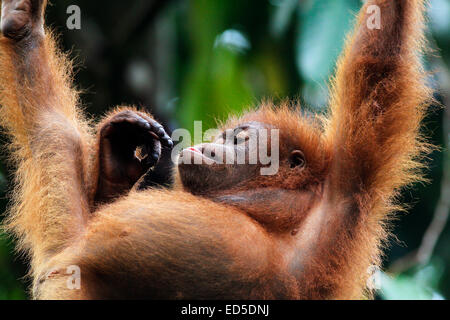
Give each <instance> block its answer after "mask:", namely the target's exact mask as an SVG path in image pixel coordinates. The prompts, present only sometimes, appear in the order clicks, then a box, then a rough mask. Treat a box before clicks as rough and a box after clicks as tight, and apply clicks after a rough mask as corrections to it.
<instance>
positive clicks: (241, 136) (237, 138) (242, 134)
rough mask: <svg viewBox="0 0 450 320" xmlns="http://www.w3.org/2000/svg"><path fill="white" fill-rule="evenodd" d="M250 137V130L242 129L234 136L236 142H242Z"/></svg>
mask: <svg viewBox="0 0 450 320" xmlns="http://www.w3.org/2000/svg"><path fill="white" fill-rule="evenodd" d="M248 139H249V132H248V131H247V130H241V131H240V132H239V133H237V134H236V135H235V136H234V144H235V145H237V144H241V143H244V142H246V141H247V140H248Z"/></svg>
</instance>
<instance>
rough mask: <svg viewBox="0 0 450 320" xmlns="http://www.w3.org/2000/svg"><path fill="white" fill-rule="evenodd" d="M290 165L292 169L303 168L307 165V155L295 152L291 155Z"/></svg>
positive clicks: (298, 151)
mask: <svg viewBox="0 0 450 320" xmlns="http://www.w3.org/2000/svg"><path fill="white" fill-rule="evenodd" d="M289 163H290V165H291V168H296V167H300V168H303V167H304V166H305V165H306V160H305V155H304V154H303V152H301V151H300V150H294V151H292V152H291V154H290V155H289Z"/></svg>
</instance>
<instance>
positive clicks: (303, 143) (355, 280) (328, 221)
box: [0, 0, 430, 299]
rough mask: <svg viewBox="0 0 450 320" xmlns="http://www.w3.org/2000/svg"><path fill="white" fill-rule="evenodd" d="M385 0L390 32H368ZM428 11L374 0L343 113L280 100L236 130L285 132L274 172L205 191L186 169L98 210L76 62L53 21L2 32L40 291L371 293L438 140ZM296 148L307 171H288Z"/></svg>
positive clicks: (6, 123) (346, 74) (353, 56)
mask: <svg viewBox="0 0 450 320" xmlns="http://www.w3.org/2000/svg"><path fill="white" fill-rule="evenodd" d="M22 1H24V0H22ZM25 1H26V0H25ZM39 3H42V1H41V2H39ZM371 4H377V5H379V6H380V8H381V14H382V29H381V30H368V29H367V28H366V27H365V21H366V19H367V18H368V16H367V14H366V13H365V10H366V8H367V6H369V5H371ZM44 6H45V3H44ZM423 12H424V1H422V0H410V1H405V0H391V1H388V0H371V1H368V3H367V4H366V5H365V6H364V7H363V9H362V11H361V14H360V16H359V22H358V25H357V28H356V32H355V34H354V35H353V36H352V37H351V38H349V40H348V44H347V47H346V50H345V52H344V54H343V56H342V58H341V59H340V61H339V63H338V67H337V72H336V76H335V78H334V79H333V81H332V92H331V100H330V103H329V104H330V110H331V111H330V115H329V116H327V117H318V116H316V117H313V116H305V115H302V114H300V113H299V112H298V111H296V110H295V108H293V107H292V106H290V105H289V104H288V103H284V104H282V105H281V106H277V107H275V106H273V105H272V104H271V103H268V102H266V103H264V104H263V106H262V107H260V108H259V109H258V110H256V111H249V112H247V113H245V114H244V115H242V116H240V117H232V118H230V120H229V121H228V122H226V123H225V124H223V125H222V126H223V128H225V129H226V128H233V127H235V126H236V125H238V124H242V123H247V122H252V121H256V122H258V123H263V124H268V125H270V126H271V127H273V128H278V129H280V141H281V144H280V170H279V172H278V173H277V174H276V175H275V176H259V177H255V178H252V179H248V180H244V181H241V182H239V183H236V184H235V185H232V186H231V187H229V188H226V189H224V190H219V191H214V192H203V190H198V192H197V193H198V195H194V194H191V193H189V192H187V190H185V189H186V188H185V186H182V185H180V179H179V178H177V179H176V181H177V185H176V186H175V188H174V190H155V189H149V190H146V191H142V192H138V191H136V190H130V191H129V193H128V194H126V195H124V196H122V197H120V198H117V199H115V201H113V202H111V203H109V204H107V205H104V206H102V207H100V208H96V207H95V206H94V205H93V201H94V200H93V199H94V195H95V192H96V190H97V188H98V186H97V183H98V179H99V177H101V172H100V171H99V161H98V156H99V153H101V151H100V150H99V142H98V141H99V140H98V139H97V142H96V143H94V142H93V141H94V139H93V138H92V134H91V131H92V130H91V129H90V125H89V123H88V122H87V121H86V120H85V119H84V118H83V116H82V115H81V112H80V108H79V102H78V95H77V92H76V90H74V88H73V86H72V84H71V76H70V74H71V73H70V72H69V71H70V70H71V65H70V62H69V61H68V59H67V58H66V57H65V56H64V55H63V54H61V53H60V51H59V50H57V49H56V47H55V45H54V41H53V39H52V36H51V35H50V34H49V32H48V31H47V32H46V35H45V36H44V37H42V35H40V34H39V33H36V34H34V33H32V36H31V41H33V42H32V43H33V45H31V46H22V45H21V43H23V41H30V38H25V39H20V41H15V40H14V39H9V38H5V37H3V38H2V39H0V49H1V51H0V75H1V76H0V104H1V105H2V109H1V123H2V125H3V127H4V128H5V129H6V130H7V132H9V133H10V134H11V139H12V144H11V152H12V153H11V154H12V156H11V159H12V160H13V162H14V164H15V165H16V166H17V174H16V182H17V187H16V189H15V191H14V194H13V204H12V206H11V209H10V213H9V218H8V219H7V224H6V227H7V229H8V230H9V231H10V232H12V233H13V234H15V235H16V236H17V237H18V239H19V248H20V249H22V250H25V251H26V252H27V253H28V254H29V255H30V258H31V274H32V276H33V279H34V282H33V297H34V298H66V299H70V298H77V299H78V298H80V299H89V298H194V299H195V298H252V299H263V298H272V299H274V298H275V299H277V298H279V299H299V298H309V299H325V298H326V299H336V298H345V299H349V298H362V297H364V296H370V292H369V291H367V288H366V282H367V278H368V276H369V274H368V272H367V269H368V267H369V266H371V265H379V264H380V255H381V247H382V242H383V241H384V240H385V239H386V236H387V228H386V222H387V221H388V218H389V215H390V214H391V213H392V212H393V211H394V210H395V209H398V208H399V206H398V205H397V204H396V202H395V199H396V196H397V195H398V192H399V190H400V189H401V188H402V187H404V186H406V185H408V184H410V183H412V182H415V181H418V180H420V179H422V175H421V174H420V169H421V168H422V167H423V163H422V162H421V161H422V157H421V156H422V155H423V154H424V153H426V152H427V151H429V149H430V146H429V145H428V144H427V143H426V142H425V141H424V139H423V137H422V136H421V134H420V131H419V129H420V122H421V120H422V118H423V116H424V113H425V111H426V105H427V103H428V101H429V99H430V92H429V89H428V88H427V87H426V85H425V79H424V77H425V73H424V71H423V70H422V67H421V64H420V61H419V56H418V55H419V54H420V52H421V49H422V48H423V28H424V26H423ZM13 31H14V30H13ZM120 110H123V109H120ZM120 110H119V111H115V112H113V113H112V114H111V115H109V116H108V117H107V118H106V119H105V120H104V121H103V122H101V123H100V125H99V128H101V127H103V126H104V125H105V124H107V123H108V121H109V120H110V118H111V117H112V116H114V115H115V114H117V112H120ZM130 110H131V111H133V112H137V111H136V110H133V109H130ZM149 117H150V116H149ZM292 150H301V151H302V152H303V153H304V155H305V160H306V166H305V167H304V168H303V167H302V168H291V167H290V166H289V155H290V153H291V151H292ZM199 178H200V179H212V178H214V177H210V176H207V177H199ZM197 193H196V194H197ZM224 199H226V201H225V200H224ZM235 199H238V201H235ZM227 201H228V202H227ZM70 265H77V266H79V267H80V268H81V272H82V288H81V290H69V289H67V288H66V286H65V284H66V280H67V278H68V276H69V275H68V274H67V273H66V272H65V270H66V268H67V267H68V266H70ZM50 270H56V271H54V272H52V273H49V271H50Z"/></svg>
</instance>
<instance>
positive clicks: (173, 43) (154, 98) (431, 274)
mask: <svg viewBox="0 0 450 320" xmlns="http://www.w3.org/2000/svg"><path fill="white" fill-rule="evenodd" d="M430 2H431V7H430V10H429V17H430V18H429V23H428V24H429V34H428V38H429V40H430V41H429V46H430V48H431V50H430V51H429V52H428V53H427V54H426V56H425V59H424V61H425V64H426V66H427V69H428V70H430V71H431V72H430V82H431V83H432V85H433V86H434V88H435V89H436V98H437V100H438V101H439V102H440V103H441V104H442V105H445V104H446V103H447V100H446V99H450V75H449V74H450V73H449V67H450V1H448V0H431V1H430ZM73 4H75V5H78V6H79V7H80V8H81V29H80V30H68V29H67V27H66V20H67V19H68V18H69V16H70V14H67V12H66V10H67V8H68V6H70V5H73ZM361 4H362V3H361V1H359V0H339V1H336V0H303V1H299V0H251V1H250V0H248V1H238V0H192V1H187V0H185V1H183V0H172V1H158V0H153V1H150V0H135V1H118V0H117V1H116V0H114V1H113V0H110V1H92V0H78V1H76V0H70V1H66V0H58V1H53V5H51V6H49V8H48V10H47V21H48V24H50V25H51V26H52V27H53V28H54V29H56V30H57V32H58V33H60V34H61V44H62V46H63V47H64V48H65V49H66V50H71V51H72V57H74V58H75V61H76V62H77V68H76V70H77V75H76V82H77V84H78V85H79V87H80V88H82V89H84V93H83V96H82V98H83V101H84V105H85V108H86V111H87V113H88V114H89V115H90V116H92V117H96V118H98V117H99V116H100V115H101V114H103V113H104V112H105V111H106V110H107V109H109V108H111V107H113V106H116V105H120V104H134V105H137V106H142V107H146V108H148V110H149V111H151V112H153V113H154V114H155V115H156V117H157V118H158V119H159V120H160V121H161V122H163V123H164V124H165V125H166V126H168V127H169V128H172V129H174V128H178V127H183V128H188V129H192V127H193V121H194V120H202V121H203V129H204V130H206V129H208V128H209V127H212V126H214V123H215V120H216V119H223V118H224V117H226V115H227V114H229V113H230V112H233V111H238V110H241V109H242V108H244V107H247V106H249V105H256V104H257V103H258V101H260V100H261V99H263V98H266V97H272V98H273V99H274V100H275V101H278V100H280V99H285V98H290V99H294V100H298V101H299V103H301V105H302V107H304V108H308V109H310V110H313V111H315V112H325V111H326V101H327V79H328V78H329V76H330V75H331V74H332V73H333V68H334V63H335V61H336V58H337V56H338V54H339V53H340V50H341V49H342V46H343V41H344V36H345V34H346V32H347V31H349V29H350V28H351V26H352V23H353V21H354V17H355V14H356V13H357V12H358V9H359V8H360V6H361ZM446 97H448V98H446ZM449 122H450V116H449V114H447V113H446V111H445V109H444V108H442V107H440V106H438V105H436V106H433V107H432V112H431V114H430V116H429V117H428V118H427V120H426V125H427V126H426V127H427V130H426V133H427V134H428V135H429V136H430V138H431V140H432V142H434V143H435V144H437V145H438V146H440V147H442V152H434V153H433V154H432V155H431V156H430V160H429V170H428V177H429V178H430V179H431V183H429V184H426V185H423V184H418V185H415V186H413V187H412V188H409V189H408V190H405V192H404V199H403V200H404V202H406V203H408V204H410V206H411V209H410V210H409V212H408V213H407V214H406V213H401V214H399V215H398V216H399V218H400V219H399V221H396V222H395V227H394V229H393V231H394V233H395V235H396V238H397V239H395V238H393V239H392V241H391V246H390V247H389V248H388V249H387V250H386V256H385V259H384V265H383V270H384V272H381V271H377V272H375V277H374V279H375V284H376V285H377V287H379V288H380V290H379V291H378V293H379V294H378V297H379V298H382V299H431V298H433V299H443V298H449V297H450V268H449V266H450V250H449V249H448V248H449V247H450V232H449V231H450V227H449V224H446V219H447V216H448V213H449V202H450V174H449V171H450V165H449V162H450V160H449V154H448V153H447V145H448V139H449V136H450V131H449V128H450V126H449ZM3 140H4V139H3ZM2 150H4V148H3V147H2ZM3 155H4V154H3ZM10 174H11V173H10V172H8V171H7V169H6V168H5V166H4V161H2V162H1V163H0V191H1V194H2V197H1V198H0V211H1V212H3V211H4V208H5V206H6V205H7V198H6V192H7V190H9V188H10V184H9V181H10V180H11V179H10ZM424 235H426V236H424ZM434 240H436V241H434ZM419 247H421V250H420V251H419V252H420V253H421V254H420V255H416V254H415V253H416V249H417V248H419ZM405 256H406V257H405ZM25 274H26V267H25V264H24V260H23V259H22V258H20V257H17V256H16V255H14V254H13V241H12V240H11V239H8V238H7V237H6V236H1V237H0V299H23V298H27V293H26V287H27V284H28V281H27V280H26V279H25V278H23V277H24V275H25Z"/></svg>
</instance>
